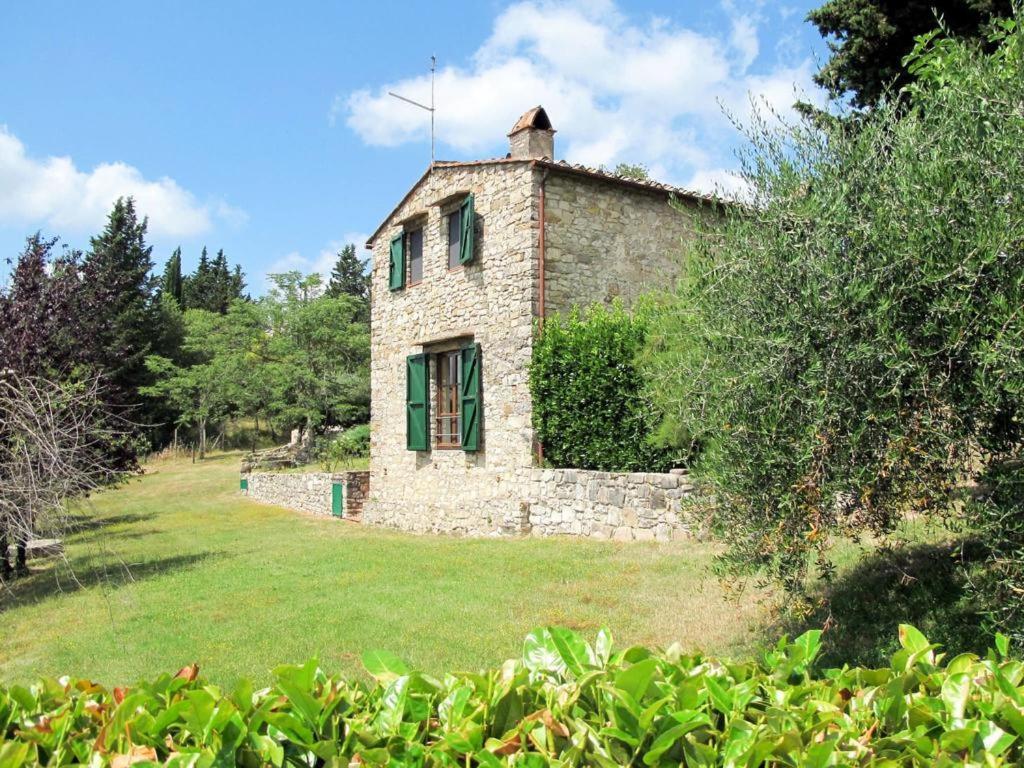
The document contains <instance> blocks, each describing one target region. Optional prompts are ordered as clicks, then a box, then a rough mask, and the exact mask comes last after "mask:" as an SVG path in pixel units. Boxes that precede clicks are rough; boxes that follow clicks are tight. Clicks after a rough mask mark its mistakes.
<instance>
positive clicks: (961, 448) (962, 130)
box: [645, 21, 1024, 591]
mask: <svg viewBox="0 0 1024 768" xmlns="http://www.w3.org/2000/svg"><path fill="white" fill-rule="evenodd" d="M994 44H995V46H996V48H995V52H994V53H993V54H990V55H984V54H982V53H981V52H980V51H979V49H976V48H975V47H973V46H971V45H970V44H968V43H965V42H963V41H955V40H947V39H940V38H939V37H938V36H934V35H932V36H927V37H926V38H923V39H922V40H920V41H919V44H918V48H917V50H916V52H915V54H914V56H913V57H912V58H911V59H910V60H909V61H908V65H909V67H910V68H911V71H913V72H914V73H915V76H916V77H917V78H918V80H917V82H916V83H915V84H914V85H913V86H911V87H910V89H909V90H908V92H907V93H906V96H907V97H908V99H909V105H910V106H909V108H908V109H907V110H906V111H905V112H901V111H897V110H896V109H895V108H893V107H891V106H890V107H886V106H884V105H883V106H880V107H878V108H877V109H876V110H875V111H874V112H873V113H871V114H870V115H866V116H864V117H863V119H862V120H861V121H859V125H858V126H857V127H856V128H855V127H852V126H850V125H847V124H842V123H841V122H838V123H834V124H831V125H829V124H825V123H822V122H817V123H816V122H812V121H807V122H801V123H798V124H796V125H792V126H783V127H782V128H779V127H777V126H776V125H775V124H774V123H772V124H769V123H768V122H767V121H762V122H761V123H760V125H759V126H758V127H756V128H755V130H753V131H752V132H751V145H750V150H749V152H748V154H747V155H746V157H745V161H744V165H745V169H744V177H745V180H746V183H747V186H748V189H749V204H748V205H745V206H743V207H742V208H734V209H733V210H732V211H731V212H730V213H729V214H728V215H726V216H725V217H724V219H716V220H711V221H710V223H709V224H708V231H707V232H706V233H705V236H704V237H701V238H698V239H697V240H696V241H695V243H696V244H695V246H694V250H693V252H692V253H691V254H690V260H689V269H688V272H687V275H686V277H685V279H684V280H683V281H682V284H681V286H680V288H679V290H678V293H677V294H676V295H675V296H673V297H672V299H671V300H670V301H668V302H666V303H665V305H664V309H663V311H662V312H661V313H660V315H659V316H658V317H657V318H656V319H655V321H654V327H653V329H652V331H651V333H650V334H649V337H648V338H649V343H648V345H647V349H646V351H645V361H646V370H647V373H648V380H649V381H650V382H651V391H652V392H653V396H654V399H655V402H656V403H657V404H658V405H659V406H660V407H661V409H662V410H663V411H664V412H665V413H666V414H667V419H666V424H665V429H664V434H667V435H668V436H669V439H670V441H671V442H675V443H677V444H685V445H689V444H691V443H697V444H699V445H700V447H701V452H700V454H699V457H698V458H697V460H696V462H695V465H694V467H693V471H694V473H695V474H697V475H699V476H702V477H704V478H705V479H706V480H708V481H710V484H711V485H712V486H713V488H714V493H713V497H712V502H711V503H712V505H713V511H714V516H715V519H717V521H718V524H719V526H720V527H721V529H722V530H723V531H725V532H727V534H728V535H727V540H728V542H729V553H728V555H727V556H726V558H725V560H724V561H723V562H724V564H725V565H726V566H728V567H729V568H730V569H731V570H732V571H733V572H749V571H752V570H754V571H761V572H762V573H767V574H768V575H770V576H771V577H773V578H775V579H778V580H780V581H782V582H783V583H784V584H785V585H786V586H788V587H789V588H790V589H791V590H794V591H799V590H800V589H801V588H803V587H804V586H805V585H806V576H807V574H808V573H809V569H810V566H811V565H812V564H816V565H817V566H818V568H817V572H818V573H824V574H828V573H829V572H830V569H831V565H830V558H829V550H830V545H831V543H832V542H833V541H834V538H835V537H836V536H837V535H853V536H859V535H861V534H864V533H866V532H873V533H878V534H884V533H887V532H889V531H891V530H892V529H893V527H894V526H895V525H896V524H897V522H898V521H899V520H900V519H901V518H902V517H903V516H904V515H905V514H906V513H910V512H915V513H927V514H933V515H955V516H960V515H961V514H962V511H963V507H962V506H961V505H959V504H958V503H957V501H956V499H957V496H958V494H959V493H960V491H961V490H962V489H963V487H964V486H965V485H967V484H970V483H971V482H972V481H982V485H984V481H985V479H986V477H988V476H989V475H992V474H993V473H994V472H996V471H999V472H1000V473H1005V468H1006V467H1007V466H1014V464H1013V460H1014V459H1015V457H1017V456H1019V454H1020V452H1021V426H1022V425H1021V418H1022V416H1024V413H1022V396H1024V112H1022V108H1021V105H1022V104H1024V68H1022V62H1024V34H1022V32H1021V30H1020V29H1019V28H1018V27H1017V25H1016V23H1015V22H1014V21H1008V22H1006V23H1005V24H1004V25H1003V26H1002V27H1001V34H1000V36H999V38H998V39H997V40H995V41H994ZM1016 472H1017V475H1016V477H1017V479H1018V485H1019V478H1020V469H1019V466H1018V469H1017V470H1016ZM999 487H1000V488H1002V489H1006V488H1007V484H1006V482H1002V483H1001V484H1000V485H999ZM1018 497H1019V494H1018ZM1022 508H1024V505H1021V504H1020V503H1018V504H1017V506H1016V508H1015V509H1016V512H1013V514H1015V515H1016V516H1017V518H1020V517H1021V516H1022V515H1024V513H1022V512H1021V509H1022ZM993 519H994V518H993ZM994 525H995V527H996V529H997V530H998V531H1004V532H1005V531H1007V530H1009V526H1008V525H1007V524H1006V521H1003V522H1002V523H999V524H994ZM1017 527H1018V528H1020V527H1024V526H1021V525H1017ZM1021 538H1022V539H1024V534H1022V536H1021ZM1008 551H1011V552H1017V555H1018V559H1017V561H1016V564H1015V565H1014V566H1013V567H1014V569H1016V572H1017V573H1024V560H1022V559H1021V558H1020V557H1019V555H1020V553H1021V552H1022V551H1024V548H1022V547H1019V546H1018V547H1017V548H1016V549H1014V548H1013V547H1009V548H1008Z"/></svg>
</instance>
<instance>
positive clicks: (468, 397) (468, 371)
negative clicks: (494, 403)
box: [459, 344, 482, 451]
mask: <svg viewBox="0 0 1024 768" xmlns="http://www.w3.org/2000/svg"><path fill="white" fill-rule="evenodd" d="M481 379H482V375H481V371H480V345H479V344H471V345H470V346H468V347H463V348H462V386H461V387H460V390H459V413H460V414H461V416H462V433H461V435H460V437H461V438H462V450H464V451H475V450H478V449H479V448H480V417H481V402H480V381H481Z"/></svg>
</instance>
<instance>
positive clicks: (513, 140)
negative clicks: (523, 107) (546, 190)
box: [508, 106, 555, 160]
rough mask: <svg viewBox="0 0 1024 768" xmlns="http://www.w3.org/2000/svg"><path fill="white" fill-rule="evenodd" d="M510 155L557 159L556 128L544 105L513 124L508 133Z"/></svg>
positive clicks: (528, 158)
mask: <svg viewBox="0 0 1024 768" xmlns="http://www.w3.org/2000/svg"><path fill="white" fill-rule="evenodd" d="M508 144H509V156H510V157H514V158H517V159H520V160H536V159H539V158H542V157H543V158H547V159H548V160H554V159H555V129H554V128H552V127H551V121H550V120H549V119H548V113H547V112H545V111H544V107H540V106H537V107H534V108H533V109H531V110H529V111H528V112H526V114H524V115H523V116H522V117H520V118H519V120H518V121H517V122H516V124H515V125H514V126H512V130H511V131H509V134H508Z"/></svg>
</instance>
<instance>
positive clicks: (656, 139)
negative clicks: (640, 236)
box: [331, 0, 813, 183]
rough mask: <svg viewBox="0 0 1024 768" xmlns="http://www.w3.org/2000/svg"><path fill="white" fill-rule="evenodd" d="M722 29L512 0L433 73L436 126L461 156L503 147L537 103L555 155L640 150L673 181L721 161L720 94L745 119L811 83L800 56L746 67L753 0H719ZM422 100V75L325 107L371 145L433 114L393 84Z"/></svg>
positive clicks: (754, 20)
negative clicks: (741, 3)
mask: <svg viewBox="0 0 1024 768" xmlns="http://www.w3.org/2000/svg"><path fill="white" fill-rule="evenodd" d="M724 14H725V17H726V23H725V24H724V25H723V27H722V30H721V31H720V32H719V33H717V34H711V33H707V32H699V31H696V30H693V29H688V28H685V27H681V26H679V25H674V24H672V23H671V22H669V21H666V20H665V19H662V18H652V19H650V20H648V21H647V22H645V23H638V22H635V21H631V20H630V19H629V18H627V17H626V16H625V15H624V14H623V13H622V12H621V11H620V10H619V9H618V7H617V6H616V5H615V4H614V3H613V2H611V1H610V0H592V1H591V2H587V1H586V0H520V2H516V3H514V4H513V5H510V6H508V7H507V8H505V10H503V11H502V12H501V13H500V14H499V15H498V17H497V18H496V19H495V21H494V25H493V28H492V31H491V34H490V37H489V38H488V39H487V40H486V41H484V43H483V44H482V45H481V46H480V48H479V49H477V51H476V52H475V54H474V55H473V57H472V59H471V61H470V62H469V64H468V65H467V66H464V67H459V66H447V67H443V68H441V69H440V70H439V71H438V72H437V82H436V98H437V101H436V103H437V114H436V120H437V136H438V141H439V143H440V144H442V145H443V146H444V145H446V146H447V147H449V148H450V149H452V150H454V151H455V152H457V153H461V154H463V155H477V156H479V155H480V154H481V153H484V152H491V153H493V152H494V151H495V150H498V151H503V149H504V147H503V140H504V136H505V133H506V132H507V131H508V129H509V127H510V126H511V125H512V124H513V123H514V122H515V120H516V118H517V117H519V115H520V114H521V113H522V112H523V111H524V110H526V109H528V108H529V107H532V106H533V105H535V104H538V103H541V104H543V105H544V107H545V108H546V109H547V111H548V114H549V115H550V116H551V118H552V121H553V122H554V124H555V128H557V129H558V131H559V133H558V136H557V137H556V153H557V154H558V156H559V157H565V158H568V159H570V160H572V161H574V162H582V163H586V164H591V165H600V164H605V165H609V166H611V165H614V164H615V163H617V162H622V161H627V162H643V163H645V164H647V165H648V166H650V167H651V168H652V170H655V169H657V170H659V171H663V172H664V174H665V176H663V177H662V178H663V180H665V181H675V182H677V183H678V182H679V181H681V180H683V179H686V178H688V177H689V176H691V175H692V174H693V173H694V171H695V170H700V169H703V168H709V169H714V168H716V167H718V166H720V165H721V164H722V163H724V162H726V161H727V159H728V158H727V155H728V154H729V153H728V152H727V151H724V150H725V149H727V148H730V147H731V146H732V145H733V144H734V143H735V137H734V135H733V134H732V133H731V129H730V128H729V126H728V124H727V122H726V120H725V119H724V117H723V115H722V112H721V110H722V107H725V108H726V109H727V110H728V111H730V112H731V113H732V114H733V115H734V116H735V117H737V118H738V119H740V120H741V121H744V122H745V121H746V120H747V119H749V115H750V103H751V98H750V97H751V95H753V96H755V97H756V98H755V101H757V100H761V99H763V101H764V102H765V103H767V104H769V105H771V106H772V107H775V108H778V109H780V111H782V112H784V113H785V112H788V110H789V108H790V106H791V104H792V103H793V102H794V101H795V100H796V96H795V94H796V93H797V92H798V91H800V92H811V91H812V90H813V86H812V84H811V78H810V76H811V73H812V71H813V70H812V65H811V62H810V60H809V59H806V60H798V61H787V62H784V63H781V64H779V65H777V66H775V67H774V68H764V67H762V68H758V69H755V68H754V64H755V62H756V61H758V55H759V52H760V40H759V35H758V25H759V24H760V23H761V13H760V8H759V6H757V4H756V3H755V4H754V7H753V9H752V10H748V11H743V10H740V9H738V8H737V7H736V4H735V3H732V2H728V3H726V4H725V5H724ZM388 91H395V92H397V93H401V94H402V95H403V96H407V97H408V98H411V99H415V100H417V101H421V102H429V99H430V78H429V75H423V76H419V77H413V78H409V79H405V80H401V81H399V82H394V83H388V84H386V85H383V86H381V87H379V88H373V89H370V88H367V89H362V90H358V91H356V92H354V93H351V94H349V95H348V96H347V97H345V98H342V97H340V96H339V97H337V98H336V99H335V101H334V103H333V104H332V106H331V120H332V121H334V120H336V119H337V118H339V117H342V116H344V119H345V122H346V124H347V125H348V126H349V127H350V128H351V129H352V130H354V131H355V132H356V133H357V134H358V135H359V136H360V137H361V138H362V139H363V141H364V142H366V143H367V144H371V145H377V146H396V145H399V144H404V143H407V142H412V141H423V140H426V139H427V138H428V135H429V117H428V116H427V115H426V114H425V113H424V114H420V113H419V110H417V109H416V108H415V107H412V106H410V105H408V104H405V103H403V102H401V101H398V100H396V99H394V98H392V97H390V96H388Z"/></svg>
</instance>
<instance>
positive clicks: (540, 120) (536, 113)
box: [508, 104, 555, 136]
mask: <svg viewBox="0 0 1024 768" xmlns="http://www.w3.org/2000/svg"><path fill="white" fill-rule="evenodd" d="M530 128H532V129H533V130H536V131H550V132H551V133H555V129H554V128H552V127H551V120H550V118H548V113H547V112H545V111H544V107H542V106H540V105H539V104H538V105H537V106H536V107H534V108H533V109H529V110H527V111H526V112H524V113H523V116H522V117H520V118H519V119H518V120H517V121H516V124H515V125H513V126H512V130H511V131H509V132H508V135H509V136H513V135H515V134H517V133H519V132H520V131H525V130H527V129H530Z"/></svg>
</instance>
